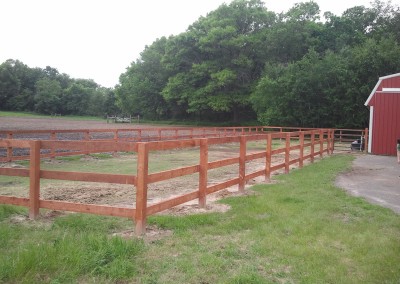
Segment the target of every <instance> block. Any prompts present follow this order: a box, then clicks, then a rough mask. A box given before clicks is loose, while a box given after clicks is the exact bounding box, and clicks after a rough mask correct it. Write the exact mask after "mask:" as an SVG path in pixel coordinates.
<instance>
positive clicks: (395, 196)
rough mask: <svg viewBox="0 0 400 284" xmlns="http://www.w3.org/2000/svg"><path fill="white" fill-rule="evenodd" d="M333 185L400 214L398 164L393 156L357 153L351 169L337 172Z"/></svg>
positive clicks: (399, 171)
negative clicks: (338, 173)
mask: <svg viewBox="0 0 400 284" xmlns="http://www.w3.org/2000/svg"><path fill="white" fill-rule="evenodd" d="M336 185H337V186H338V187H341V188H344V189H346V190H347V191H348V192H349V193H350V194H352V195H354V196H361V197H365V199H366V200H368V201H369V202H371V203H374V204H378V205H381V206H384V207H387V208H390V209H392V210H393V211H394V212H396V213H398V214H400V165H399V164H398V163H397V159H396V157H391V156H375V155H363V154H360V155H357V157H356V159H355V160H354V162H353V166H352V170H351V171H349V172H346V173H343V174H341V175H339V176H338V177H337V179H336Z"/></svg>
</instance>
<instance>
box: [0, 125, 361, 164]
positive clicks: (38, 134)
mask: <svg viewBox="0 0 400 284" xmlns="http://www.w3.org/2000/svg"><path fill="white" fill-rule="evenodd" d="M307 130H315V128H296V127H278V126H252V127H205V128H189V127H181V128H176V127H175V128H168V127H165V128H131V129H124V128H121V129H78V130H77V129H74V130H3V131H0V139H22V140H25V139H26V140H52V141H64V143H65V141H66V140H78V141H115V142H118V141H126V142H145V141H163V140H181V139H194V138H209V137H228V136H239V135H243V134H250V133H253V134H260V133H271V132H279V133H283V132H293V131H307ZM367 135H368V129H335V130H334V140H335V147H336V149H337V150H349V149H350V148H349V145H350V142H352V141H354V140H356V139H359V138H366V139H364V140H365V143H367V142H368V138H367ZM64 143H62V144H60V143H58V144H55V145H58V146H59V147H56V146H55V147H53V148H51V149H47V150H45V151H41V157H42V158H46V157H47V158H55V157H57V156H69V155H78V154H90V153H91V152H90V147H89V148H88V147H87V148H85V149H81V151H70V150H68V149H64V148H63V147H62V145H64ZM365 149H368V147H367V145H366V147H365ZM26 159H29V153H27V151H26V150H25V151H24V150H21V149H18V148H16V147H7V149H0V162H11V161H17V160H26Z"/></svg>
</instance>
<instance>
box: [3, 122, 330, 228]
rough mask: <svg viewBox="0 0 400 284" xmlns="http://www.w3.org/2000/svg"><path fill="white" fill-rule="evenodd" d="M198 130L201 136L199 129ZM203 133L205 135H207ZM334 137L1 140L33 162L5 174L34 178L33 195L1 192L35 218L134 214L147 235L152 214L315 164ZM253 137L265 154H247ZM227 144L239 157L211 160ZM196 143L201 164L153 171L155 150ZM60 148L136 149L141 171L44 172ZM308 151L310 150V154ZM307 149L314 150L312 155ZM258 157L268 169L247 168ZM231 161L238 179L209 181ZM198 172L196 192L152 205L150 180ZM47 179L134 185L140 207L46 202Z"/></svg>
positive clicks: (314, 133)
mask: <svg viewBox="0 0 400 284" xmlns="http://www.w3.org/2000/svg"><path fill="white" fill-rule="evenodd" d="M247 129H250V128H247ZM189 131H190V130H189ZM227 131H228V130H227ZM14 133H16V132H14ZM43 133H46V132H43ZM51 133H53V132H51ZM192 134H193V135H195V134H194V133H192ZM198 135H205V134H204V133H202V134H198ZM219 135H221V134H219ZM334 135H335V130H333V129H314V130H307V131H294V132H273V133H262V132H259V133H254V132H252V131H247V132H246V131H244V130H242V131H241V132H240V135H237V136H226V137H210V138H192V139H182V140H168V141H149V142H132V141H104V140H103V141H94V140H87V141H55V140H20V139H0V148H1V147H2V148H7V149H9V148H24V149H28V150H29V161H30V163H29V169H21V168H12V167H1V168H0V175H5V176H20V177H28V178H29V198H22V197H15V196H4V195H2V196H0V203H3V204H12V205H19V206H25V207H28V208H29V217H30V218H31V219H35V218H37V216H38V214H39V209H40V208H45V209H51V210H62V211H72V212H83V213H92V214H99V215H108V216H119V217H128V218H132V219H133V220H134V222H135V232H136V234H137V235H141V234H143V233H145V230H146V222H147V217H148V216H150V215H152V214H155V213H157V212H160V211H163V210H166V209H169V208H171V207H174V206H177V205H179V204H183V203H186V202H188V201H191V200H194V199H198V202H199V206H200V207H203V208H204V207H205V206H206V199H207V195H208V194H211V193H214V192H217V191H220V190H222V189H225V188H228V187H231V186H234V185H238V190H239V191H240V192H243V191H244V187H245V184H246V182H247V181H248V180H250V179H253V178H256V177H260V176H264V177H265V179H266V180H269V178H270V177H271V173H273V172H275V171H277V170H280V169H284V172H285V173H288V172H289V170H290V165H293V164H298V166H299V167H300V168H301V167H303V163H304V161H305V160H310V161H311V162H313V161H314V158H315V157H316V156H319V157H321V158H322V157H323V155H324V153H326V154H332V153H333V151H334ZM142 138H143V137H142ZM274 139H280V140H281V141H284V142H285V146H284V147H281V148H278V149H273V148H272V141H273V140H274ZM250 141H263V142H265V144H266V147H265V149H264V150H263V151H260V152H256V153H247V143H248V142H250ZM293 142H295V143H293ZM225 143H239V153H237V154H238V155H237V156H236V157H233V158H227V159H222V160H217V161H209V156H208V148H209V146H211V145H219V144H225ZM195 147H196V149H198V151H199V163H198V164H195V165H190V166H186V167H181V168H176V169H172V170H167V171H163V172H156V173H149V154H150V153H151V152H152V151H160V152H161V154H162V151H166V150H171V149H177V151H179V149H184V148H195ZM54 149H64V150H66V151H71V152H74V153H75V154H77V153H83V154H84V153H101V152H136V153H137V172H136V175H127V174H106V173H85V172H67V171H54V170H42V169H41V168H40V160H41V158H42V157H43V155H41V152H43V151H51V150H54ZM306 149H307V151H306V152H305V150H306ZM293 151H296V153H297V152H298V153H299V154H298V156H297V155H291V153H292V154H293ZM306 153H309V154H307V155H306ZM158 154H160V153H158ZM276 155H284V160H283V162H279V163H278V164H273V159H272V158H273V157H274V156H276ZM295 156H296V157H295ZM256 159H265V164H264V167H263V169H261V170H258V171H255V172H251V173H248V172H246V162H249V161H252V160H256ZM229 165H238V169H239V170H238V175H237V177H235V178H233V179H230V180H227V181H223V182H219V183H217V184H212V185H211V184H209V180H208V171H209V170H212V169H217V168H221V167H225V166H229ZM194 173H198V176H199V179H198V188H197V189H196V190H195V191H192V192H190V193H186V194H183V195H181V196H178V197H174V198H170V199H166V200H163V201H160V202H158V203H156V204H150V205H149V204H147V188H148V185H149V184H151V183H155V182H159V181H164V180H169V179H172V178H177V177H181V176H185V175H191V174H194ZM41 179H55V180H70V181H84V182H104V183H115V184H131V185H133V186H134V187H135V188H136V201H135V208H130V207H118V206H108V205H107V206H106V205H95V204H83V203H72V202H65V201H56V200H44V199H41V198H40V180H41ZM132 203H133V202H132Z"/></svg>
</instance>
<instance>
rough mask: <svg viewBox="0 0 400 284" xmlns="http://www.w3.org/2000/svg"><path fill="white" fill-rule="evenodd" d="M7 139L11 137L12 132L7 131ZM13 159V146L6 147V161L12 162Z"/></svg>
mask: <svg viewBox="0 0 400 284" xmlns="http://www.w3.org/2000/svg"><path fill="white" fill-rule="evenodd" d="M7 139H13V134H12V133H7ZM12 160H13V148H12V147H7V162H12Z"/></svg>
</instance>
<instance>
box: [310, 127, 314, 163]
mask: <svg viewBox="0 0 400 284" xmlns="http://www.w3.org/2000/svg"><path fill="white" fill-rule="evenodd" d="M314 146H315V131H314V130H311V149H310V155H311V163H314V152H315V151H314V149H315V147H314Z"/></svg>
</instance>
